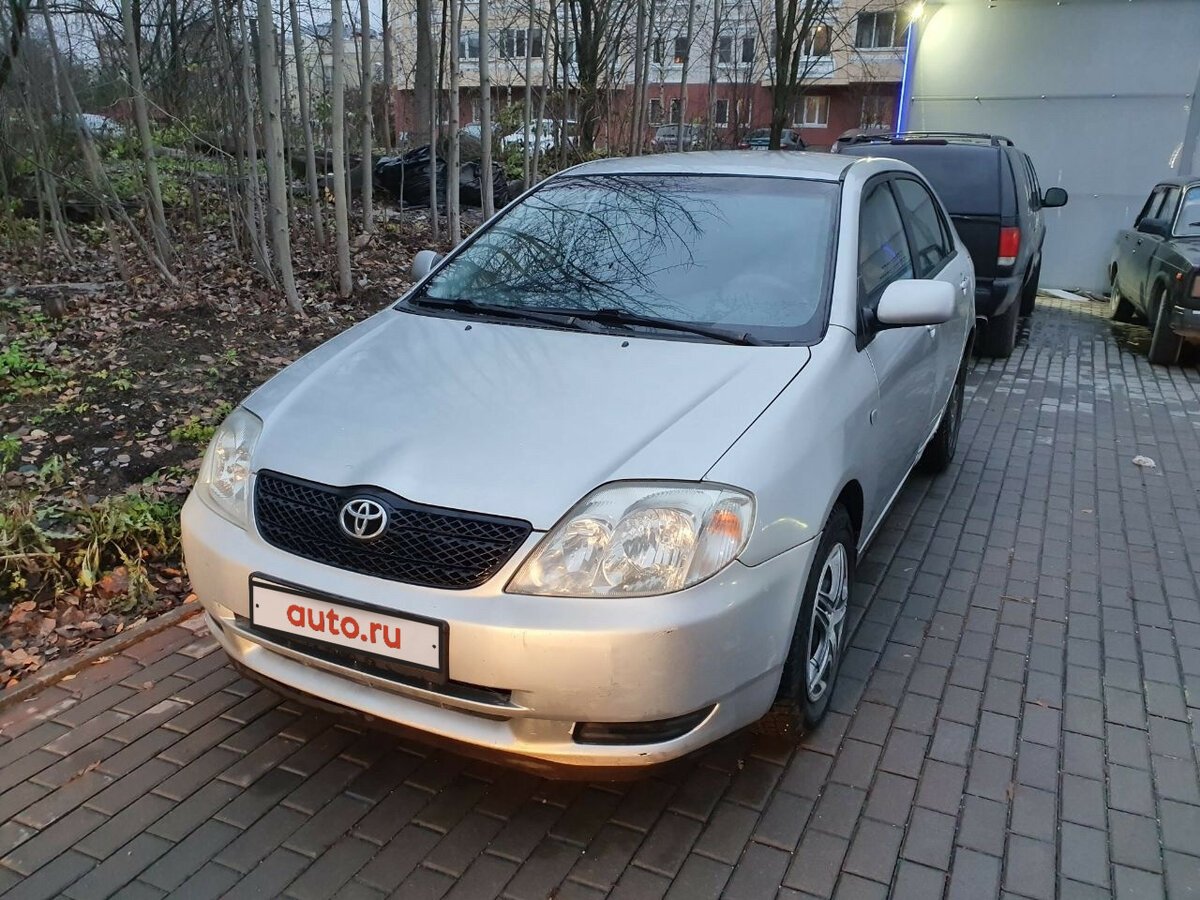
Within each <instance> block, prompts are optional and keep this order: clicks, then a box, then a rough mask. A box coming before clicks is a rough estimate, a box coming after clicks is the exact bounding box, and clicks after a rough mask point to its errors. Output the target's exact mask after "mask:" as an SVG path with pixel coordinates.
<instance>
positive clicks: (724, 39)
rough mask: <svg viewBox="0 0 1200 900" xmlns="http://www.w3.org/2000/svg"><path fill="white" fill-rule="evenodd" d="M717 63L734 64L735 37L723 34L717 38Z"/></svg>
mask: <svg viewBox="0 0 1200 900" xmlns="http://www.w3.org/2000/svg"><path fill="white" fill-rule="evenodd" d="M717 62H719V63H726V64H728V63H731V62H733V35H729V34H723V35H721V36H720V37H719V38H717Z"/></svg>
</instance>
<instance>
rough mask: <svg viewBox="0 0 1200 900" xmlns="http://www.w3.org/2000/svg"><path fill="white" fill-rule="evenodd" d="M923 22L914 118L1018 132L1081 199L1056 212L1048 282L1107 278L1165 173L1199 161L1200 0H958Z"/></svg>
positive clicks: (1049, 172)
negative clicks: (1123, 231)
mask: <svg viewBox="0 0 1200 900" xmlns="http://www.w3.org/2000/svg"><path fill="white" fill-rule="evenodd" d="M919 33H920V37H919V41H918V44H917V55H916V58H915V63H914V66H913V87H912V91H911V96H912V102H911V106H910V110H909V118H908V122H907V126H906V127H907V128H908V129H909V130H913V131H973V132H991V133H998V134H1003V135H1006V136H1007V137H1010V138H1012V139H1013V140H1014V141H1015V142H1016V143H1017V145H1018V146H1020V147H1021V148H1023V149H1024V150H1025V151H1026V152H1028V153H1029V155H1030V156H1031V157H1032V159H1033V161H1034V165H1035V166H1036V167H1037V170H1038V176H1039V178H1040V179H1041V181H1042V187H1043V189H1044V188H1046V187H1049V186H1051V185H1060V186H1062V187H1064V188H1066V189H1067V191H1068V192H1069V193H1070V197H1071V199H1070V203H1069V204H1068V205H1067V206H1066V207H1064V208H1062V209H1059V210H1047V211H1046V220H1047V235H1046V244H1045V249H1044V252H1043V263H1042V284H1043V285H1044V286H1047V287H1062V288H1080V289H1091V290H1104V289H1107V276H1106V272H1107V265H1108V262H1109V257H1110V254H1111V250H1112V242H1113V239H1114V237H1115V235H1116V232H1117V229H1118V228H1120V227H1121V226H1122V225H1124V224H1126V223H1129V222H1132V220H1133V217H1134V215H1135V214H1136V213H1137V211H1138V209H1140V208H1141V205H1142V202H1143V201H1144V200H1145V198H1146V195H1147V193H1148V192H1149V190H1150V188H1151V187H1152V186H1153V184H1154V182H1155V181H1156V180H1157V179H1159V178H1163V177H1165V176H1168V175H1172V174H1180V173H1187V172H1188V171H1191V172H1197V171H1200V159H1198V158H1197V153H1196V137H1195V129H1196V128H1197V126H1198V125H1200V115H1197V114H1196V112H1195V111H1194V107H1195V104H1196V101H1197V87H1198V84H1200V0H1136V2H1134V0H1074V2H1072V0H1061V2H1059V0H1003V2H1000V3H992V4H989V3H984V2H982V0H951V2H947V3H945V4H935V3H928V4H926V7H925V15H924V17H923V20H922V23H921V25H920V32H919ZM1189 135H1190V138H1189ZM1185 147H1186V149H1187V150H1189V151H1190V153H1188V154H1187V155H1188V156H1189V157H1190V158H1189V159H1184V158H1183V157H1184V155H1185V154H1184V148H1185Z"/></svg>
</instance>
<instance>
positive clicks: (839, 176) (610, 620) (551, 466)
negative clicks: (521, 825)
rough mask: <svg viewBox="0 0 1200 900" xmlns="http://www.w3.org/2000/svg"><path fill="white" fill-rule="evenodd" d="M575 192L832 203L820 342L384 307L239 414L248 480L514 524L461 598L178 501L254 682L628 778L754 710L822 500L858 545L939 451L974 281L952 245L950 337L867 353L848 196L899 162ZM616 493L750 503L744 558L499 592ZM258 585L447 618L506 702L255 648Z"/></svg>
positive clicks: (190, 547)
mask: <svg viewBox="0 0 1200 900" xmlns="http://www.w3.org/2000/svg"><path fill="white" fill-rule="evenodd" d="M569 171H570V172H571V173H572V174H587V173H618V172H619V173H663V174H668V173H682V174H738V175H753V176H759V177H779V178H811V179H816V180H821V181H829V182H838V181H840V182H842V184H843V189H842V198H843V199H842V208H841V214H840V216H839V223H838V235H837V255H836V261H835V266H834V279H833V287H832V294H831V298H830V306H829V309H828V327H827V329H826V333H825V335H824V336H823V338H822V339H821V340H820V341H819V342H817V343H815V344H814V345H813V346H811V347H805V346H778V347H776V346H735V345H726V344H720V343H713V342H708V341H692V340H687V339H678V336H664V337H663V338H661V339H659V338H649V337H643V336H633V335H622V334H619V333H618V334H611V333H597V334H590V333H580V332H573V331H560V330H554V329H548V328H539V327H527V326H525V325H522V324H518V323H487V322H485V321H482V320H479V319H470V320H464V319H462V318H442V317H439V316H434V315H423V314H417V313H410V312H402V311H398V310H395V309H391V308H389V309H386V310H384V311H383V312H381V313H379V314H377V315H376V316H373V317H372V318H370V319H368V320H367V321H365V322H363V323H361V324H359V325H358V326H356V327H354V328H352V329H350V330H348V331H347V332H345V333H343V334H342V335H340V336H338V337H337V338H334V339H333V340H332V341H330V342H328V343H327V344H325V345H323V346H322V347H320V348H318V349H317V350H315V351H313V352H312V353H310V354H309V355H307V356H306V357H304V358H303V359H302V360H300V361H298V362H297V363H295V364H293V365H292V366H290V367H289V368H287V369H285V370H284V371H283V372H281V373H279V374H278V375H277V376H275V378H273V379H272V380H271V381H269V382H268V383H267V384H265V385H264V386H263V387H261V388H260V389H259V390H257V391H255V392H254V394H252V395H251V397H250V398H248V400H247V401H246V403H245V405H246V406H247V408H249V409H250V410H251V411H253V412H254V413H256V414H257V415H258V416H260V417H261V418H262V420H263V429H262V435H261V438H260V441H259V445H258V448H257V451H256V453H255V455H254V458H253V461H252V468H253V470H254V471H255V472H257V471H260V470H263V469H272V470H277V471H281V472H285V473H287V474H289V475H293V476H296V477H300V478H307V479H310V480H313V481H319V482H322V483H325V484H333V485H359V484H362V485H376V486H379V487H383V488H386V489H388V490H390V491H393V492H395V493H397V494H400V495H401V496H404V497H407V498H408V499H410V500H414V501H418V502H422V503H427V504H432V505H437V506H443V507H452V508H457V509H464V510H471V511H476V512H481V513H490V514H494V515H500V516H508V517H516V518H522V519H526V520H527V521H529V522H530V523H532V524H533V526H534V529H535V530H534V532H533V533H532V534H531V535H530V536H529V538H528V539H527V541H526V543H525V545H524V546H523V547H522V548H521V549H520V550H519V551H518V552H517V553H516V554H514V555H513V557H512V558H511V559H510V560H509V561H508V562H507V563H506V564H505V565H504V566H503V567H502V568H501V570H500V571H499V572H497V573H496V574H495V575H494V576H493V577H492V578H490V579H489V580H488V581H487V582H485V583H484V584H483V585H481V586H480V587H478V588H474V589H470V590H462V591H451V590H437V589H432V588H423V587H418V586H415V585H409V584H402V583H398V582H395V581H385V580H383V579H380V578H375V577H371V576H367V575H362V574H357V573H354V572H348V571H343V570H341V569H336V568H332V567H330V566H327V565H322V564H320V563H317V562H314V561H311V560H308V559H304V558H301V557H298V556H294V555H291V554H288V553H286V552H284V551H282V550H280V549H277V548H275V547H272V546H270V545H268V544H267V543H266V542H265V541H264V540H263V539H262V538H261V536H260V535H259V534H258V531H257V529H256V527H255V524H254V522H253V518H252V520H251V522H250V524H249V527H248V528H246V529H242V528H240V527H238V526H236V525H233V524H231V523H230V522H229V521H227V520H226V519H224V518H222V517H221V516H219V515H217V514H216V513H215V512H213V510H212V509H211V508H210V507H209V506H208V504H207V503H206V502H205V501H203V500H202V499H201V498H199V497H198V496H196V495H193V496H192V497H190V498H189V500H188V502H187V504H186V506H185V508H184V516H183V520H184V549H185V553H186V556H187V560H188V564H189V571H190V574H191V577H192V581H193V585H194V587H195V590H196V592H197V594H198V595H199V596H200V598H201V600H202V602H203V603H204V605H205V608H206V610H207V612H208V615H209V620H210V622H211V625H212V628H213V630H214V633H215V635H216V637H217V639H218V640H219V641H220V643H221V644H222V646H223V647H224V648H225V649H226V651H227V652H228V653H229V654H230V655H231V656H232V657H233V658H234V659H236V660H237V661H239V662H240V663H241V664H242V665H244V666H246V667H248V668H249V669H251V670H252V671H255V672H258V673H259V674H260V675H262V676H263V677H265V678H268V679H273V680H275V681H278V682H281V683H283V684H286V685H289V686H291V687H292V688H295V689H297V690H300V691H302V692H305V693H308V694H312V695H315V696H318V697H320V698H322V699H324V700H326V701H329V702H333V703H336V704H340V705H343V706H348V707H351V708H354V709H357V710H359V711H361V712H364V713H367V714H368V715H371V716H375V717H378V718H381V719H384V720H388V721H392V722H396V723H400V724H406V725H410V726H413V727H416V728H418V729H423V730H425V731H428V732H430V733H433V734H437V735H440V736H443V737H447V738H452V739H456V740H459V741H463V742H466V743H468V744H473V745H476V746H479V747H483V748H488V749H493V750H503V751H509V752H515V753H518V754H522V755H525V756H527V757H530V758H533V759H538V760H543V761H547V762H551V763H564V764H570V765H585V766H590V765H612V766H627V765H640V764H644V763H647V762H655V761H662V760H666V759H670V758H674V757H678V756H681V755H683V754H685V753H687V752H689V751H691V750H693V749H696V748H698V747H700V746H703V745H704V744H707V743H709V742H711V741H712V740H714V739H716V738H717V737H720V736H721V735H724V734H728V733H729V732H731V731H733V730H735V729H737V728H739V727H742V726H744V725H746V724H749V723H750V722H752V721H754V720H755V719H756V718H758V717H759V716H761V715H762V714H763V713H764V712H765V711H766V709H767V708H768V706H769V705H770V703H771V701H772V699H773V698H774V695H775V691H776V689H777V685H778V682H779V676H780V672H781V670H782V666H783V661H784V658H785V656H786V654H787V651H788V647H789V645H790V642H791V638H792V633H793V630H794V627H795V621H796V617H797V613H798V609H799V601H800V596H801V592H802V587H803V585H804V583H805V580H806V578H807V577H808V572H809V568H810V566H811V565H812V557H813V555H814V554H815V549H816V546H817V538H818V537H819V536H820V533H821V529H822V528H823V525H824V522H825V521H826V519H827V517H828V515H829V511H830V509H831V508H832V506H833V505H834V503H835V502H837V500H838V498H839V497H842V498H850V500H851V502H852V503H853V500H854V498H855V497H861V509H860V510H859V511H858V512H859V513H860V517H861V522H860V523H859V524H860V527H859V535H860V544H865V543H866V541H867V540H868V539H869V537H870V535H871V534H873V533H874V531H875V529H876V528H877V526H878V524H879V522H880V521H881V520H882V518H883V516H884V515H885V514H886V511H887V508H888V507H889V506H890V504H891V502H892V500H893V499H894V497H895V496H896V494H897V492H898V491H899V489H900V487H901V486H902V485H903V483H904V479H905V477H906V476H907V475H908V473H909V471H910V470H911V468H912V466H913V465H914V463H915V462H916V461H917V459H918V458H919V457H920V454H921V451H922V449H923V447H924V446H925V444H926V443H927V441H928V440H929V438H930V436H931V435H932V434H933V433H934V432H935V431H936V428H937V425H938V423H939V421H940V418H941V415H942V411H943V410H944V409H945V407H946V402H947V399H948V397H949V396H950V391H951V389H952V387H953V383H954V375H955V372H956V371H957V369H958V367H959V365H960V364H961V362H962V361H963V359H964V353H965V350H966V348H967V344H968V340H969V334H970V331H971V328H972V326H973V321H974V319H973V312H974V306H973V304H974V275H973V270H972V269H971V263H970V258H969V256H968V255H967V253H966V251H965V249H964V248H963V247H962V245H961V242H957V237H955V241H956V244H957V253H956V255H955V256H954V257H953V258H952V259H951V260H949V262H948V263H947V264H946V265H945V267H944V268H943V269H942V271H941V272H940V273H938V275H937V276H936V277H937V278H939V279H942V280H946V281H949V282H951V283H952V284H954V285H955V288H956V291H957V293H956V300H957V307H956V315H955V317H954V318H952V319H951V320H950V321H948V322H945V323H943V324H941V325H938V326H933V327H924V326H916V327H908V328H896V329H892V330H887V331H881V332H878V333H876V334H875V335H874V336H873V337H872V338H871V340H870V341H861V340H860V339H859V338H858V335H857V330H858V327H859V326H858V314H857V282H858V259H857V247H858V208H859V203H860V198H861V195H862V191H863V188H864V186H865V185H866V184H867V182H868V181H869V180H870V179H872V178H874V177H877V176H880V175H885V174H886V173H893V172H895V173H904V174H915V170H912V169H911V167H908V166H906V165H905V164H904V163H900V162H897V161H894V160H883V159H862V158H851V157H844V156H830V155H825V154H810V153H795V152H788V153H783V152H780V153H769V152H768V153H756V154H746V153H736V152H730V153H689V154H664V155H657V156H650V157H639V158H635V159H629V160H600V161H596V162H592V163H586V164H584V165H582V166H577V167H575V168H573V169H571V170H569ZM918 178H919V176H918ZM439 265H440V264H439ZM437 269H438V267H437V266H435V268H434V270H433V272H432V273H431V274H430V276H427V277H432V276H433V274H435V273H436V271H437ZM618 479H672V480H678V479H683V480H697V479H707V480H710V481H715V482H720V483H725V484H729V485H735V486H737V487H740V488H742V489H745V490H748V491H750V492H752V493H753V494H754V495H755V498H756V503H757V513H756V518H755V524H754V530H753V533H752V536H751V538H750V540H749V543H748V545H747V547H746V549H745V550H744V552H743V553H742V555H741V557H740V558H739V560H738V561H736V562H734V563H732V564H731V565H729V566H728V567H727V568H726V569H724V570H722V571H721V572H720V573H718V574H717V575H716V576H714V577H712V578H710V579H709V580H707V581H704V582H701V583H700V584H698V585H695V586H694V587H692V588H689V589H687V590H684V591H680V592H677V593H674V594H668V595H664V596H659V597H643V598H611V597H610V598H605V599H569V598H561V597H553V598H550V597H529V596H522V595H516V594H508V593H506V592H505V591H504V587H505V585H506V584H507V583H508V581H509V579H510V578H511V576H512V575H513V574H514V572H515V571H516V569H517V568H518V567H519V565H520V564H521V563H522V562H523V561H524V559H525V557H526V556H527V555H528V553H529V552H531V551H532V549H533V548H534V547H535V546H536V545H537V542H538V541H539V540H540V539H541V538H542V537H543V536H544V532H545V530H546V529H548V528H551V527H552V526H553V524H554V523H555V522H556V521H558V520H559V519H560V518H561V517H562V516H563V515H564V514H566V513H567V511H568V510H569V509H570V508H571V507H572V506H573V505H574V504H575V503H576V502H577V501H578V500H579V499H580V498H581V497H583V496H584V495H585V494H587V493H588V492H589V491H591V490H592V489H594V488H595V487H597V486H598V485H600V484H603V483H606V482H609V481H613V480H618ZM254 573H259V574H260V575H262V576H265V577H267V578H268V579H272V578H273V579H278V580H283V581H287V582H291V583H293V584H298V585H304V586H306V587H307V588H309V589H311V590H313V591H318V592H324V593H328V594H334V595H337V596H338V597H344V598H348V599H350V600H354V601H358V602H362V603H368V604H371V605H373V606H374V607H377V608H381V609H385V610H393V611H394V612H395V613H397V614H401V615H403V614H407V615H416V616H424V617H428V618H430V619H436V620H439V621H443V622H446V623H448V632H447V633H448V659H449V670H448V671H449V677H450V678H451V679H453V680H455V681H458V682H465V683H468V684H473V685H483V686H487V687H490V688H496V689H500V690H503V691H510V692H511V694H510V695H509V699H508V701H507V702H505V703H502V704H491V703H488V702H482V703H481V702H480V701H478V700H464V699H462V698H460V697H452V696H449V695H448V694H446V693H444V692H441V691H439V690H437V689H433V688H429V687H422V686H420V685H414V684H403V683H397V682H396V681H394V680H389V679H388V678H386V677H382V676H379V675H378V674H376V675H372V674H370V673H364V672H361V671H355V670H353V669H351V668H349V667H347V666H344V665H340V664H338V663H336V662H331V661H330V660H329V659H321V658H317V657H313V656H309V655H306V654H303V653H299V652H297V651H295V650H294V649H290V648H286V647H281V646H278V645H272V642H271V641H270V640H268V639H266V638H264V637H263V635H262V634H255V633H253V632H251V631H250V630H249V622H248V621H247V620H246V618H245V617H246V616H248V614H249V597H248V581H249V578H250V576H251V575H252V574H254ZM239 617H240V618H239ZM709 707H711V708H712V709H711V712H710V713H708V714H707V716H706V718H705V719H704V721H703V722H702V723H701V724H700V725H698V726H697V727H696V728H695V729H694V730H692V731H691V732H689V733H688V734H686V735H684V736H682V737H680V738H677V739H674V740H668V741H663V742H661V743H655V744H648V745H644V746H639V745H619V746H599V745H594V744H582V743H579V742H577V741H575V740H573V738H572V728H573V726H574V724H575V723H576V722H580V721H588V722H642V721H651V720H659V719H666V718H671V717H674V716H680V715H683V714H687V713H691V712H694V711H696V710H704V709H708V708H709Z"/></svg>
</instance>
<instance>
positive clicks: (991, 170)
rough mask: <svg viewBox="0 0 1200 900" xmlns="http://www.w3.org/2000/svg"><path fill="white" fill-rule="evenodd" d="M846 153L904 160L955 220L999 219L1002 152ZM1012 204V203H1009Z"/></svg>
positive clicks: (969, 148)
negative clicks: (930, 187) (974, 217)
mask: <svg viewBox="0 0 1200 900" xmlns="http://www.w3.org/2000/svg"><path fill="white" fill-rule="evenodd" d="M845 152H848V153H853V154H854V155H855V156H886V157H888V158H890V159H902V160H904V162H906V163H908V164H909V165H911V166H912V167H913V168H915V169H916V170H917V171H918V172H920V173H921V174H922V175H924V176H925V180H926V181H928V182H929V183H930V185H932V186H933V189H934V191H936V192H937V195H938V196H939V197H940V198H941V199H942V203H944V204H946V209H948V210H949V211H950V214H951V215H955V216H998V215H1000V214H1001V209H1000V163H1001V162H1002V160H1003V158H1002V157H1001V155H1000V151H999V150H998V149H996V148H995V147H990V146H974V145H964V144H949V145H947V144H920V143H916V142H909V143H906V144H864V145H859V146H857V147H854V146H852V147H849V148H847V149H846V151H845ZM1010 202H1011V201H1010Z"/></svg>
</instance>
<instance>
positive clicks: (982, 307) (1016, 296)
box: [975, 277, 1021, 319]
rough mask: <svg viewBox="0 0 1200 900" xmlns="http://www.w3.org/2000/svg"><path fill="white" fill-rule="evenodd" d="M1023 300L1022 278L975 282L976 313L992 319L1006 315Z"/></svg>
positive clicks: (978, 280)
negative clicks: (1014, 305)
mask: <svg viewBox="0 0 1200 900" xmlns="http://www.w3.org/2000/svg"><path fill="white" fill-rule="evenodd" d="M1020 300H1021V279H1020V278H1015V277H1014V278H990V279H983V278H980V279H977V280H976V281H975V313H976V314H977V315H980V316H986V317H987V318H989V319H990V318H992V317H994V316H999V315H1002V314H1003V313H1005V312H1006V311H1007V310H1008V308H1009V307H1010V306H1012V305H1013V304H1014V303H1019V302H1020Z"/></svg>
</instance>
